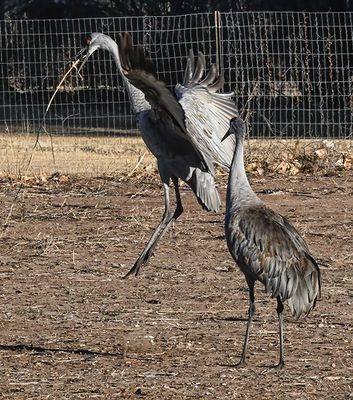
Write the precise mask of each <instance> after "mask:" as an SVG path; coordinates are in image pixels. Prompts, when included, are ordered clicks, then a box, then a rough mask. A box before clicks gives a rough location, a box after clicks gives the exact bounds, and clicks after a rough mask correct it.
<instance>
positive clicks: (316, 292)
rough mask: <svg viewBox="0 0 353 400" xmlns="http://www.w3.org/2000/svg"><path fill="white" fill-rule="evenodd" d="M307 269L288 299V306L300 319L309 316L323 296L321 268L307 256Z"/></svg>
mask: <svg viewBox="0 0 353 400" xmlns="http://www.w3.org/2000/svg"><path fill="white" fill-rule="evenodd" d="M306 261H307V268H306V269H305V274H304V276H302V277H298V279H297V285H296V286H297V287H296V289H295V290H293V293H292V295H291V296H290V293H288V294H289V296H290V297H288V306H289V308H290V310H291V312H292V315H294V316H296V317H299V316H300V315H302V314H304V315H307V314H309V313H310V311H311V310H312V309H313V308H314V307H315V304H316V301H317V299H318V298H319V297H320V296H321V277H320V270H319V266H318V265H317V263H316V261H315V259H314V258H313V257H311V256H310V255H309V254H306Z"/></svg>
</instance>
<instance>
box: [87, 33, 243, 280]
mask: <svg viewBox="0 0 353 400" xmlns="http://www.w3.org/2000/svg"><path fill="white" fill-rule="evenodd" d="M86 45H87V46H86V48H85V49H84V51H81V53H80V54H81V57H82V58H83V63H82V65H81V68H82V66H83V64H84V63H85V62H86V61H87V59H88V58H89V56H90V55H91V54H93V53H94V52H95V51H96V50H98V49H105V50H108V51H109V52H110V53H111V55H112V56H113V59H114V61H115V63H116V65H117V68H118V71H119V72H120V74H121V75H122V78H123V81H124V84H125V87H126V90H127V92H128V94H129V98H130V101H131V105H132V109H133V111H134V112H135V114H136V116H137V120H138V124H139V126H140V129H141V133H142V138H143V140H144V142H145V144H146V145H147V147H148V148H149V150H150V151H151V152H152V153H153V154H154V156H155V157H156V158H157V165H158V170H159V174H160V177H161V180H162V184H163V190H164V214H163V217H162V220H161V221H160V223H159V225H158V226H157V228H156V229H155V231H154V233H153V234H152V236H151V238H150V240H149V241H148V243H147V244H146V246H145V248H144V250H143V251H142V253H141V255H140V256H139V257H138V259H137V260H136V262H135V264H134V266H133V267H132V268H131V270H130V271H129V272H128V273H127V274H126V275H125V276H129V275H131V274H135V275H137V274H138V272H139V270H140V268H141V266H142V265H143V264H145V263H146V262H147V261H148V259H149V258H150V257H151V255H152V254H153V250H154V248H155V246H156V244H157V242H158V241H159V239H160V238H161V237H162V236H163V234H164V233H165V232H166V231H167V229H168V228H169V226H170V225H171V224H172V222H173V221H175V220H176V219H177V218H178V217H179V216H180V215H181V214H182V212H183V207H182V202H181V198H180V193H179V179H182V180H183V181H184V182H186V183H187V184H188V185H189V186H190V188H191V189H192V190H193V192H194V194H195V196H196V198H197V200H198V202H199V203H200V204H201V206H202V207H203V208H205V209H206V210H208V211H218V210H219V207H220V198H219V194H218V191H217V189H216V186H215V182H214V177H213V172H214V163H216V164H219V165H220V166H222V167H223V168H225V169H229V167H230V164H231V160H232V156H233V152H234V140H233V141H232V142H230V143H226V144H223V143H221V139H222V137H223V136H224V134H225V132H226V131H227V129H228V124H229V120H230V119H231V118H233V117H234V116H236V115H238V112H237V109H236V107H235V104H234V102H233V101H232V96H233V93H225V94H221V93H216V92H217V91H218V90H219V89H221V88H222V87H223V84H224V81H223V77H221V76H219V74H218V72H217V68H216V66H215V65H211V67H210V69H209V71H208V73H207V75H206V76H205V77H204V78H203V76H204V71H205V65H206V61H205V57H204V56H203V54H201V53H199V56H198V59H197V63H196V65H195V63H194V57H193V55H192V54H191V55H190V56H189V58H188V62H187V68H186V72H185V77H184V82H183V84H182V85H179V84H178V85H176V87H175V94H176V96H174V95H173V93H171V92H170V91H169V90H168V89H167V87H166V85H165V83H164V82H162V81H160V80H158V79H156V77H155V75H154V74H153V73H152V70H153V69H154V68H153V66H152V64H151V62H150V61H148V60H146V58H145V54H144V51H143V49H142V47H134V46H133V45H132V41H131V37H130V35H129V34H123V35H121V36H120V39H119V47H118V45H117V44H116V42H114V40H112V39H111V38H110V37H109V36H107V35H104V34H102V33H92V34H91V35H90V36H89V37H88V38H87V39H86ZM81 68H80V69H81ZM202 78H203V79H202ZM170 181H172V182H173V185H174V189H175V194H176V208H175V210H174V212H171V209H170V204H169V203H170V202H169V186H170Z"/></svg>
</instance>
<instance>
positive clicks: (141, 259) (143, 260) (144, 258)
mask: <svg viewBox="0 0 353 400" xmlns="http://www.w3.org/2000/svg"><path fill="white" fill-rule="evenodd" d="M152 254H153V251H152V249H151V250H150V251H147V253H145V254H144V255H141V256H140V257H139V258H138V259H137V260H136V262H135V264H134V265H133V267H132V268H131V269H130V271H129V272H128V273H127V274H126V275H124V276H123V279H126V278H127V277H129V276H130V275H135V276H137V275H138V274H139V272H140V268H141V267H142V265H144V264H147V262H148V260H149V259H150V257H151V255H152Z"/></svg>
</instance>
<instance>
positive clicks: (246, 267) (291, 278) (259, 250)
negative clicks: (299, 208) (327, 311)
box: [224, 118, 321, 368]
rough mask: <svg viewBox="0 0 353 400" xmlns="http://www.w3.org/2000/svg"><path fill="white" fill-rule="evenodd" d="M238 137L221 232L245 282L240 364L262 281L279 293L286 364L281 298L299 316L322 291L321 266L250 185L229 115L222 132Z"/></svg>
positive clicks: (238, 130)
mask: <svg viewBox="0 0 353 400" xmlns="http://www.w3.org/2000/svg"><path fill="white" fill-rule="evenodd" d="M231 134H232V135H233V137H235V138H236V148H235V152H234V157H233V161H232V165H231V169H230V173H229V180H228V188H227V204H226V218H225V234H226V238H227V243H228V248H229V251H230V253H231V255H232V256H233V258H234V260H235V262H236V263H237V265H238V266H239V268H240V270H241V271H242V272H243V274H244V275H245V279H246V282H247V284H248V287H249V297H250V306H249V314H248V322H247V327H246V333H245V340H244V345H243V352H242V355H241V358H240V362H239V364H237V365H238V366H243V365H244V364H245V357H246V351H247V347H248V341H249V334H250V326H251V322H252V318H253V315H254V313H255V296H254V285H255V282H256V281H260V282H261V283H263V284H264V286H265V290H266V292H267V293H269V294H271V296H272V297H273V298H276V299H277V314H278V321H279V338H280V357H279V362H278V364H277V367H278V368H282V367H283V366H284V345H283V314H282V312H283V302H284V301H287V303H288V305H289V308H290V309H291V311H292V314H293V315H295V316H297V317H299V316H300V315H302V314H308V313H309V312H310V310H311V309H313V308H314V306H315V303H316V300H317V298H318V297H319V295H320V287H321V283H320V270H319V267H318V265H317V263H316V261H315V259H314V258H313V257H312V256H311V254H310V252H309V249H308V246H307V245H306V243H305V241H304V239H303V238H302V237H301V236H300V234H299V233H298V232H297V230H296V229H295V228H294V227H293V225H291V223H290V222H289V221H288V220H287V219H286V218H284V217H282V216H281V215H280V214H278V213H276V212H275V211H273V210H271V209H270V208H269V207H267V206H266V205H265V204H264V203H263V201H261V200H260V199H259V198H258V197H257V195H256V194H255V193H254V191H253V190H252V188H251V186H250V184H249V181H248V179H247V176H246V172H245V169H244V158H243V142H244V139H245V135H246V129H245V124H244V122H243V121H242V120H241V119H239V118H233V119H232V121H231V123H230V129H229V131H228V132H227V134H226V135H225V137H224V138H226V137H227V136H228V135H231Z"/></svg>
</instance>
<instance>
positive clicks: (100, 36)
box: [75, 32, 116, 71]
mask: <svg viewBox="0 0 353 400" xmlns="http://www.w3.org/2000/svg"><path fill="white" fill-rule="evenodd" d="M115 47H116V43H115V42H114V40H113V39H112V38H111V37H109V36H107V35H105V34H104V33H100V32H93V33H91V34H90V35H88V36H86V38H85V40H84V43H83V48H82V49H81V50H80V52H79V53H78V54H77V55H76V57H75V58H76V59H77V58H79V59H80V61H81V62H82V64H81V66H80V69H79V71H80V70H81V69H82V67H83V66H84V65H85V64H86V62H87V60H88V59H89V57H90V56H91V55H92V54H93V53H94V52H95V51H96V50H98V49H102V50H108V51H110V52H114V50H115Z"/></svg>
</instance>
